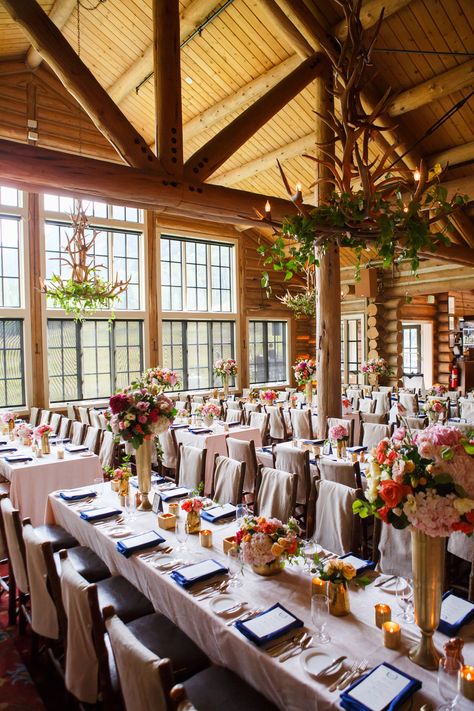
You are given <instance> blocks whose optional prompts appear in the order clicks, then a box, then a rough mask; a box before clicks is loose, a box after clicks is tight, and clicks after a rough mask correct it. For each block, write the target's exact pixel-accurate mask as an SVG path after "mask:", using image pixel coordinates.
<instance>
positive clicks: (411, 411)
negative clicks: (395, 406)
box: [398, 392, 419, 415]
mask: <svg viewBox="0 0 474 711" xmlns="http://www.w3.org/2000/svg"><path fill="white" fill-rule="evenodd" d="M398 402H399V403H400V405H402V407H404V408H405V410H406V414H407V415H416V414H418V412H419V407H418V395H413V394H412V393H401V392H400V393H398Z"/></svg>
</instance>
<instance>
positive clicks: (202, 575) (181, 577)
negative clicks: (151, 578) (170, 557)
mask: <svg viewBox="0 0 474 711" xmlns="http://www.w3.org/2000/svg"><path fill="white" fill-rule="evenodd" d="M228 572H229V570H228V568H226V567H225V566H223V565H222V564H221V563H218V562H217V560H212V559H209V560H204V561H201V562H199V563H194V564H193V565H186V566H185V567H184V568H179V570H173V572H172V573H171V575H170V577H171V578H173V580H174V581H175V582H176V583H178V585H181V587H182V588H189V587H191V585H194V584H195V583H200V582H202V581H203V580H208V579H209V578H214V577H215V576H216V575H224V574H225V573H228Z"/></svg>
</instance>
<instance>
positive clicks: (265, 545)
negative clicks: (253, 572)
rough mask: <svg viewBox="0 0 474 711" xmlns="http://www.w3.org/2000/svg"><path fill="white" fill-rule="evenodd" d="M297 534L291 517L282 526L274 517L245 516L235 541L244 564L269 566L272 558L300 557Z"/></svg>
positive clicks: (299, 543) (299, 531)
mask: <svg viewBox="0 0 474 711" xmlns="http://www.w3.org/2000/svg"><path fill="white" fill-rule="evenodd" d="M300 534H301V530H300V527H299V526H298V524H297V522H296V519H294V518H290V520H289V521H288V523H286V524H285V523H282V522H281V521H280V520H279V519H277V518H269V519H267V518H264V517H263V516H260V517H258V518H256V517H254V516H245V517H244V520H243V523H242V525H241V527H240V528H239V530H238V531H237V533H236V534H235V541H236V544H237V547H238V548H239V550H241V551H242V556H243V561H244V563H247V564H249V565H255V566H261V565H267V564H269V563H273V561H274V560H275V559H276V558H280V557H285V558H289V559H291V558H295V557H298V556H299V555H301V548H302V544H301V539H300V537H299V536H300Z"/></svg>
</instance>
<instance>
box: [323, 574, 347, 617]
mask: <svg viewBox="0 0 474 711" xmlns="http://www.w3.org/2000/svg"><path fill="white" fill-rule="evenodd" d="M328 596H329V612H330V613H331V615H334V616H335V617H344V615H348V614H349V612H350V611H351V605H350V601H349V590H348V588H347V585H344V583H332V582H331V581H329V583H328Z"/></svg>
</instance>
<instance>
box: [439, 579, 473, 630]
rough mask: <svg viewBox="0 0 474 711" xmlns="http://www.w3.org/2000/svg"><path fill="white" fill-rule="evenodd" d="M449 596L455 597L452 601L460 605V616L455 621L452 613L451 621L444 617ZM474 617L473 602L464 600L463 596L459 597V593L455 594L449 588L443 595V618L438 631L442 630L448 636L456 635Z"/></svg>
mask: <svg viewBox="0 0 474 711" xmlns="http://www.w3.org/2000/svg"><path fill="white" fill-rule="evenodd" d="M448 598H453V600H450V602H451V603H453V602H456V603H457V604H458V605H459V606H460V609H459V617H458V618H457V619H456V620H454V621H453V615H452V614H451V615H450V617H449V621H448V620H447V619H446V618H445V619H443V617H444V616H445V614H446V603H445V600H446V601H447V599H448ZM443 605H444V608H445V609H444V610H443ZM473 618H474V605H473V604H472V603H471V602H468V601H467V600H464V599H463V598H461V597H459V596H458V595H454V593H453V591H452V590H448V591H447V592H445V593H444V595H443V602H442V603H441V619H440V623H439V625H438V631H439V632H442V633H443V634H445V635H447V636H448V637H456V636H457V634H458V632H459V630H460V629H461V627H463V626H464V625H466V624H467V623H468V622H470V621H471V620H472V619H473Z"/></svg>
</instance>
